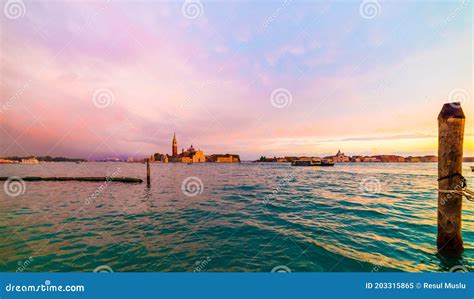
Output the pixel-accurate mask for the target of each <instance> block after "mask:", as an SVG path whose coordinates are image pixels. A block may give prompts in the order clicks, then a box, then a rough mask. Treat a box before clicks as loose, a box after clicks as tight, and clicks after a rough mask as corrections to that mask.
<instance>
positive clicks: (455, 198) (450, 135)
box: [436, 103, 465, 256]
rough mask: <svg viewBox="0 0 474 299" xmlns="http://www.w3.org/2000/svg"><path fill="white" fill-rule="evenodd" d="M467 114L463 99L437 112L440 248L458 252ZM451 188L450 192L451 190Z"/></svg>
mask: <svg viewBox="0 0 474 299" xmlns="http://www.w3.org/2000/svg"><path fill="white" fill-rule="evenodd" d="M464 123H465V116H464V112H463V111H462V108H461V105H460V103H449V104H444V106H443V108H442V109H441V112H440V113H439V115H438V189H439V193H438V236H437V242H436V243H437V246H438V252H440V253H441V254H442V255H447V256H459V255H461V254H462V252H463V251H464V246H463V239H462V231H461V225H462V219H461V212H462V195H460V194H457V193H455V192H452V191H451V190H461V189H462V188H463V187H464V182H463V180H464V178H463V176H462V160H463V139H464ZM449 192H450V193H449Z"/></svg>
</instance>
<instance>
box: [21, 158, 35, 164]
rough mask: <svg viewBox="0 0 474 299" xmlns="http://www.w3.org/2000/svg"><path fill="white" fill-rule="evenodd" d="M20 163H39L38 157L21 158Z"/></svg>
mask: <svg viewBox="0 0 474 299" xmlns="http://www.w3.org/2000/svg"><path fill="white" fill-rule="evenodd" d="M21 163H22V164H39V161H38V159H36V158H35V157H31V158H27V159H21Z"/></svg>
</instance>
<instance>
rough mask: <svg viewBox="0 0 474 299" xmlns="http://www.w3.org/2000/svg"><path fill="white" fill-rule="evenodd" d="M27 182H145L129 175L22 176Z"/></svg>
mask: <svg viewBox="0 0 474 299" xmlns="http://www.w3.org/2000/svg"><path fill="white" fill-rule="evenodd" d="M9 178H11V177H0V181H7V180H8V179H9ZM20 178H21V179H22V180H23V181H25V182H37V181H60V182H65V181H77V182H106V181H107V182H120V183H143V180H142V179H137V178H128V177H38V176H26V177H20Z"/></svg>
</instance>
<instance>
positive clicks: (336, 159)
mask: <svg viewBox="0 0 474 299" xmlns="http://www.w3.org/2000/svg"><path fill="white" fill-rule="evenodd" d="M325 159H328V160H332V161H334V162H336V163H342V162H350V161H351V157H349V156H346V155H345V154H344V153H341V151H340V150H339V151H337V154H336V155H335V156H329V157H325Z"/></svg>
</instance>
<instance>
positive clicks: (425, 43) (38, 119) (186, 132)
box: [0, 0, 474, 159]
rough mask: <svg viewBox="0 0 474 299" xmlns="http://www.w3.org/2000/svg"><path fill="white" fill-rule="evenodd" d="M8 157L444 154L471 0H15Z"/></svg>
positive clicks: (3, 33)
mask: <svg viewBox="0 0 474 299" xmlns="http://www.w3.org/2000/svg"><path fill="white" fill-rule="evenodd" d="M1 6H2V11H1V12H3V13H2V14H1V15H0V50H1V54H0V56H1V64H0V77H1V78H0V79H1V80H0V157H2V156H3V157H6V156H12V155H17V156H29V155H36V156H43V155H50V156H66V157H80V158H86V159H100V158H106V157H129V156H130V157H136V158H139V157H144V156H148V155H150V154H151V153H155V152H160V153H171V141H172V137H173V133H176V135H177V139H178V146H179V148H180V149H181V148H187V147H188V146H190V145H191V144H192V145H193V146H194V147H195V148H199V149H202V150H204V153H205V154H211V153H236V154H240V155H241V157H242V158H243V159H255V158H258V157H260V156H262V155H264V156H284V155H314V156H325V155H329V154H335V152H337V150H339V149H340V150H341V151H343V152H345V153H346V154H348V155H356V154H357V155H359V154H362V155H377V154H399V155H404V156H408V155H431V154H436V153H437V115H438V113H439V111H440V110H441V107H442V105H443V103H447V102H452V101H460V102H461V103H462V108H463V110H464V113H465V115H466V128H465V142H464V154H465V156H474V120H473V118H474V100H473V98H472V88H473V86H474V84H473V82H474V81H473V76H472V71H473V64H472V61H473V53H474V52H473V48H472V46H473V44H472V41H473V16H472V8H473V7H472V2H470V1H375V0H365V1H338V2H334V1H291V0H283V1H197V0H196V1H195V0H188V1H173V2H171V1H118V0H116V1H114V0H102V1H69V2H65V1H52V0H49V1H25V0H23V1H21V0H8V1H7V0H1Z"/></svg>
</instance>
